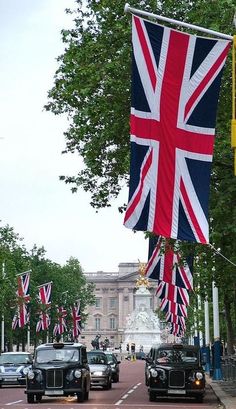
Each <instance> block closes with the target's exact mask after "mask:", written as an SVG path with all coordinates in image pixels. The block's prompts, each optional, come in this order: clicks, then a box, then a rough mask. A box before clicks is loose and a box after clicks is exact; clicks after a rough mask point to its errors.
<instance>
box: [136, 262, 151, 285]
mask: <svg viewBox="0 0 236 409" xmlns="http://www.w3.org/2000/svg"><path fill="white" fill-rule="evenodd" d="M146 266H147V265H146V263H141V262H140V261H139V277H138V279H137V281H136V287H141V286H142V287H146V288H147V287H149V281H148V279H147V278H146Z"/></svg>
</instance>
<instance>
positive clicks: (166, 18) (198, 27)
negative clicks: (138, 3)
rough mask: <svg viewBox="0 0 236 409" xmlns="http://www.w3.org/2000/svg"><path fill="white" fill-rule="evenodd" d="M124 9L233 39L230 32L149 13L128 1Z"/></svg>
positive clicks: (126, 11)
mask: <svg viewBox="0 0 236 409" xmlns="http://www.w3.org/2000/svg"><path fill="white" fill-rule="evenodd" d="M124 11H125V13H128V12H129V13H133V14H140V15H142V16H146V17H151V18H155V19H158V20H162V21H166V22H167V23H171V24H177V25H179V26H182V27H187V28H191V29H193V30H196V31H201V32H203V33H207V34H212V35H214V36H217V37H221V38H224V39H226V40H233V36H230V35H228V34H224V33H219V32H218V31H214V30H209V29H207V28H204V27H200V26H196V25H195V24H188V23H185V22H184V21H179V20H174V19H173V18H168V17H164V16H160V15H158V14H153V13H149V12H148V11H142V10H138V9H136V8H133V7H130V5H129V4H128V3H126V4H125V8H124Z"/></svg>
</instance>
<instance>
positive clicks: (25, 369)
mask: <svg viewBox="0 0 236 409" xmlns="http://www.w3.org/2000/svg"><path fill="white" fill-rule="evenodd" d="M29 370H30V368H29V367H28V366H25V367H24V368H23V371H22V372H23V374H24V375H27V373H28V372H29Z"/></svg>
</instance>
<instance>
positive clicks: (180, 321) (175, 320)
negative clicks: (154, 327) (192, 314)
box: [166, 312, 186, 329]
mask: <svg viewBox="0 0 236 409" xmlns="http://www.w3.org/2000/svg"><path fill="white" fill-rule="evenodd" d="M166 322H171V323H172V324H177V325H180V326H181V327H182V328H183V329H186V324H185V318H184V317H180V316H178V315H174V314H171V313H170V312H168V313H167V314H166Z"/></svg>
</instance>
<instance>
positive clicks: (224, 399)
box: [206, 375, 236, 409]
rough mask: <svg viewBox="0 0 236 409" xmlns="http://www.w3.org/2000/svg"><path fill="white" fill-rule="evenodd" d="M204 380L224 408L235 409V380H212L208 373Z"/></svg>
mask: <svg viewBox="0 0 236 409" xmlns="http://www.w3.org/2000/svg"><path fill="white" fill-rule="evenodd" d="M206 381H207V383H208V385H210V386H211V388H212V390H213V392H214V393H215V395H216V396H217V398H218V399H219V401H220V402H221V403H222V405H223V406H224V407H225V409H236V382H232V381H213V380H212V379H211V378H210V376H208V375H206Z"/></svg>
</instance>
